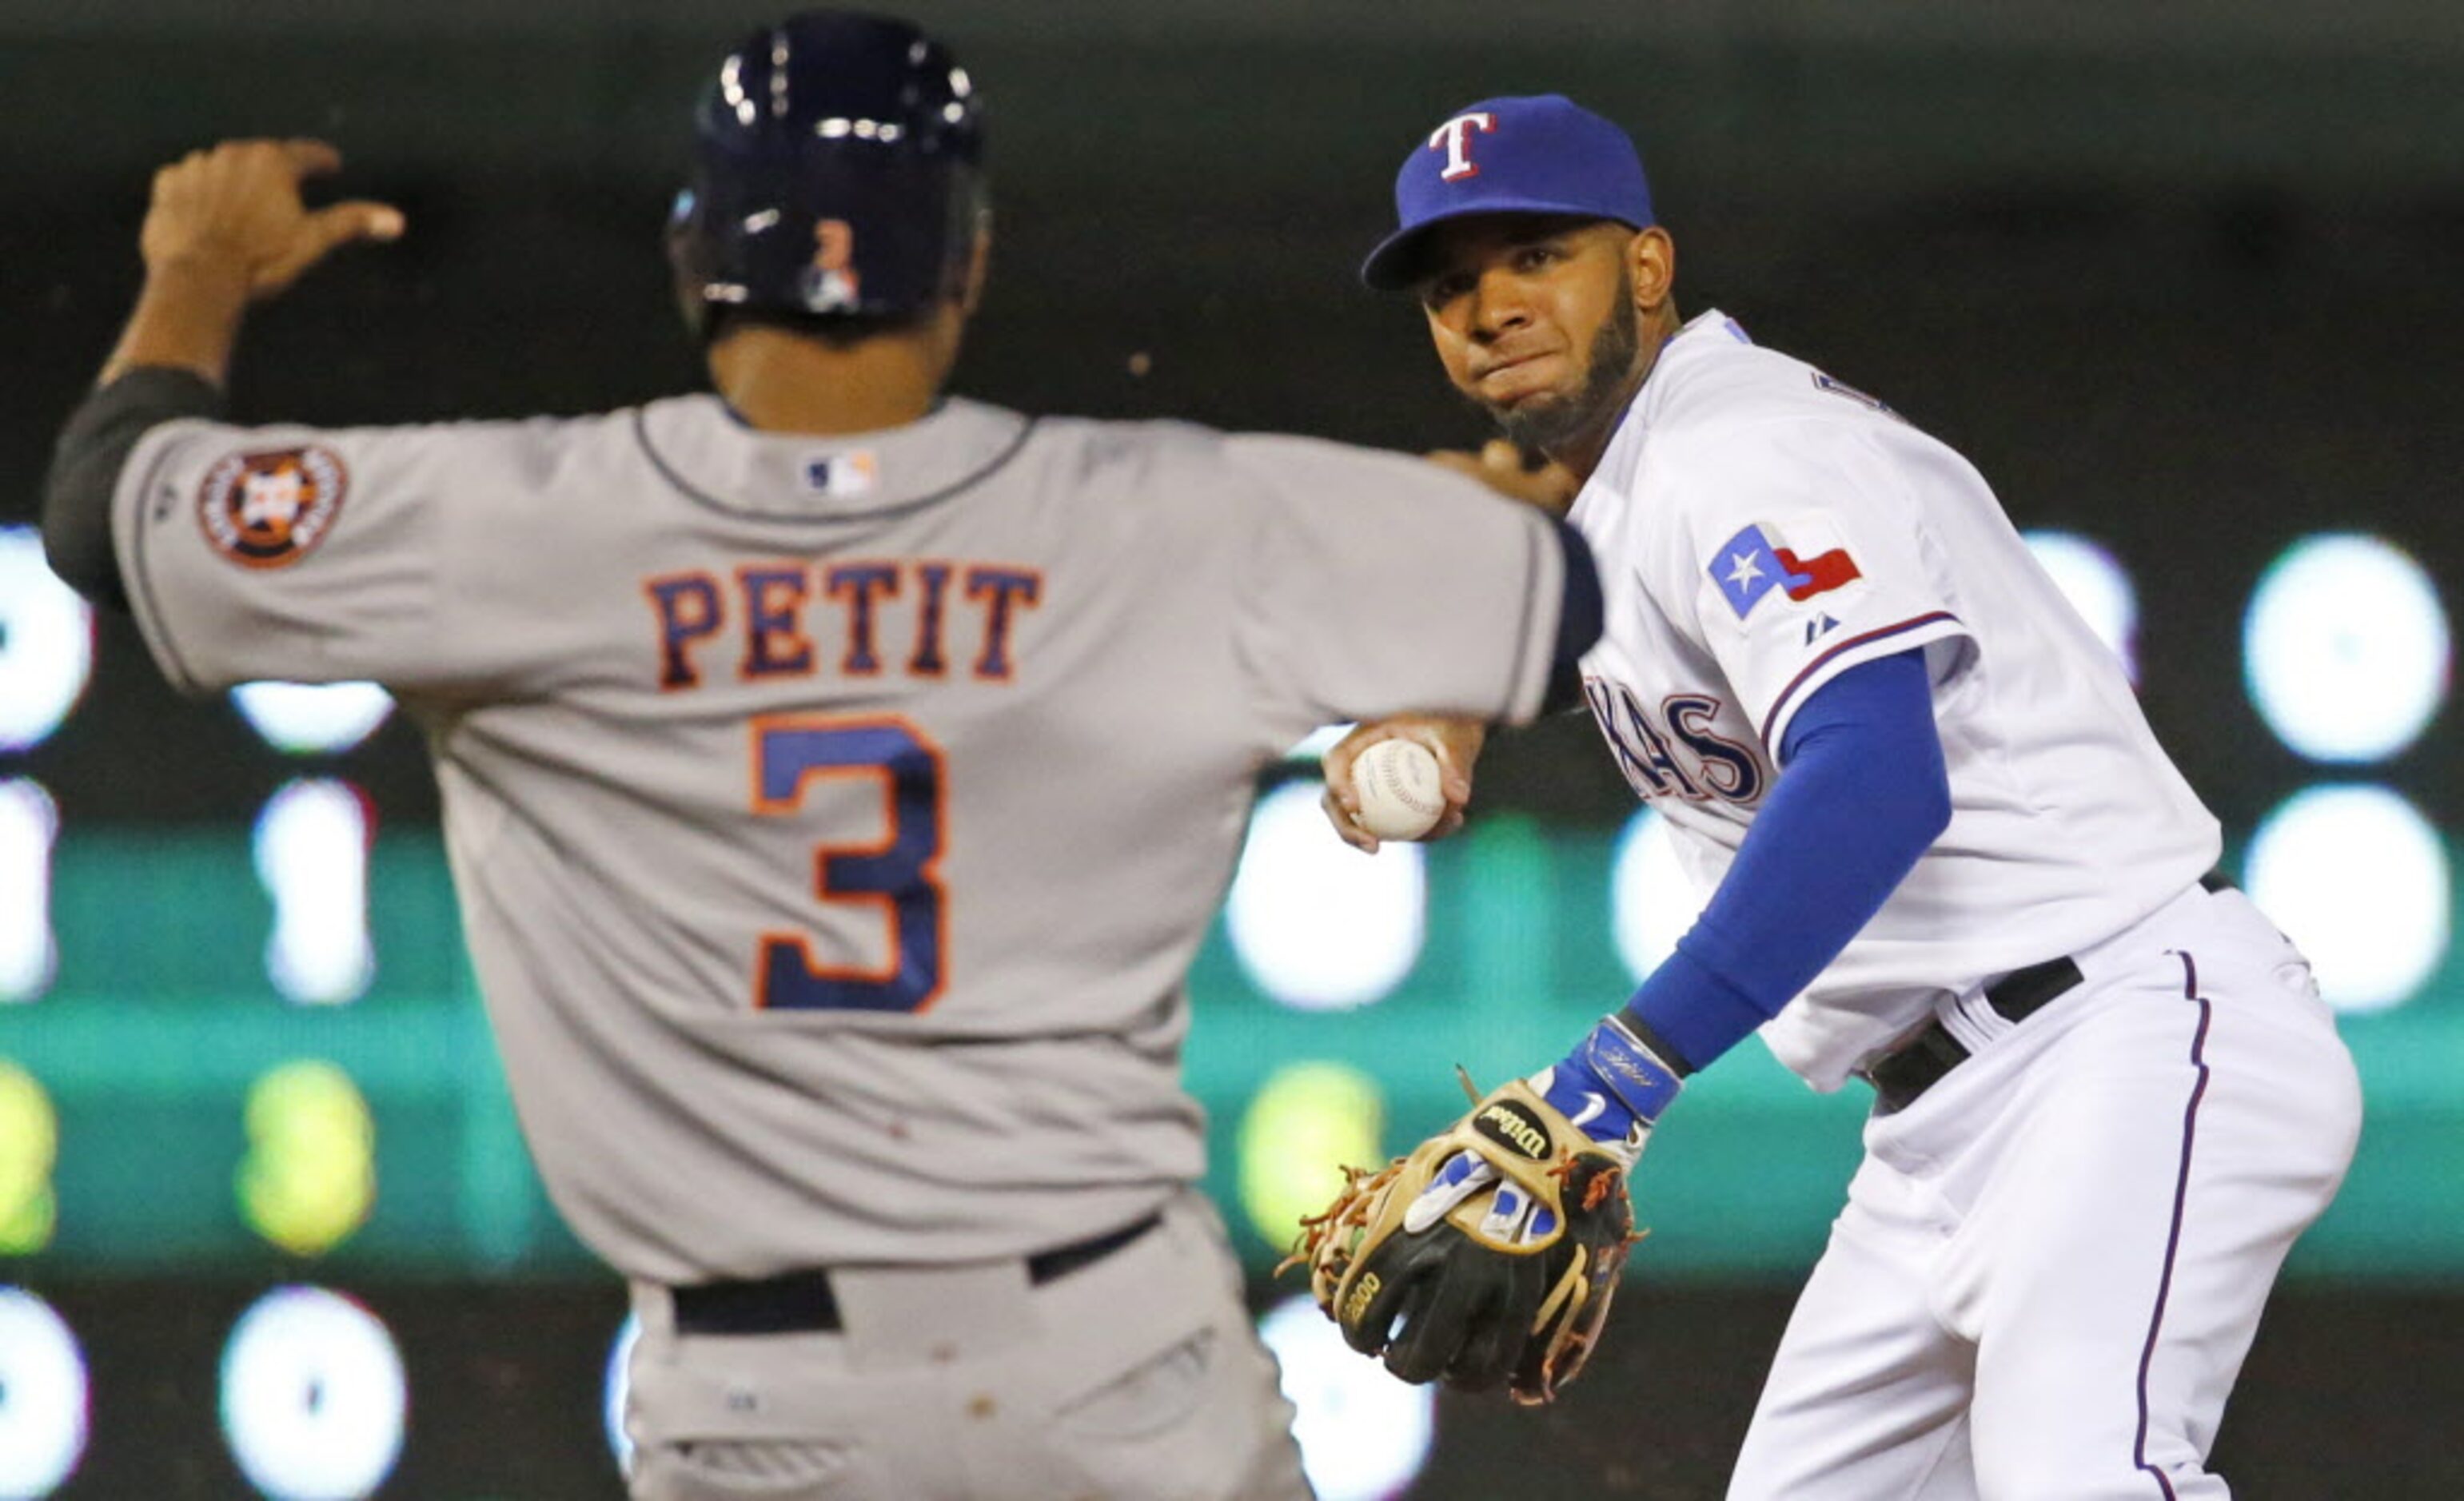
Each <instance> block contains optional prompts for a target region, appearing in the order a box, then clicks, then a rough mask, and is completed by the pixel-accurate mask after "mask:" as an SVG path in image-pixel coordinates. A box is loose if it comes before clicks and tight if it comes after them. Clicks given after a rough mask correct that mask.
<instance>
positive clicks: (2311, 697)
mask: <svg viewBox="0 0 2464 1501" xmlns="http://www.w3.org/2000/svg"><path fill="white" fill-rule="evenodd" d="M2448 663H2449V636H2448V628H2447V612H2446V610H2445V608H2444V607H2442V606H2441V605H2440V603H2439V599H2438V587H2437V585H2436V584H2435V583H2433V582H2432V581H2431V577H2430V575H2429V573H2428V572H2427V571H2426V570H2424V569H2423V568H2422V566H2421V565H2420V564H2419V563H2418V562H2415V561H2414V560H2413V559H2412V558H2411V557H2410V556H2409V555H2407V554H2406V553H2404V552H2403V551H2402V550H2401V549H2399V548H2397V547H2396V546H2394V545H2393V544H2392V543H2388V542H2386V541H2382V540H2381V539H2379V538H2377V537H2373V536H2363V535H2360V534H2358V533H2317V534H2314V535H2311V536H2306V537H2303V538H2301V539H2300V540H2299V541H2298V542H2295V543H2294V544H2293V545H2292V546H2291V547H2288V548H2286V549H2285V550H2284V552H2283V553H2282V554H2280V555H2277V559H2276V561H2275V562H2274V563H2272V564H2271V565H2269V567H2268V570H2267V572H2266V574H2265V575H2263V576H2261V577H2260V579H2259V581H2258V587H2257V589H2256V590H2255V592H2254V593H2253V594H2252V596H2251V601H2250V610H2249V613H2248V614H2247V615H2246V616H2245V617H2244V619H2243V622H2242V672H2243V678H2244V681H2245V682H2246V683H2247V684H2248V685H2249V688H2250V697H2251V702H2252V703H2254V704H2255V705H2256V706H2257V707H2258V712H2259V715H2260V717H2261V718H2263V719H2265V720H2266V721H2267V725H2268V728H2269V729H2273V730H2275V731H2276V734H2277V738H2279V739H2281V740H2282V741H2283V742H2284V743H2285V744H2286V745H2288V746H2290V747H2292V748H2293V749H2294V750H2295V751H2299V752H2300V753H2301V754H2302V755H2304V756H2307V757H2309V758H2310V759H2311V760H2314V761H2326V762H2331V763H2344V764H2349V763H2353V762H2365V761H2377V760H2383V759H2385V758H2387V757H2388V756H2392V755H2395V754H2398V753H2399V752H2401V751H2404V750H2405V749H2406V748H2407V747H2409V746H2410V745H2411V744H2412V742H2413V741H2414V739H2416V738H2417V737H2418V736H2419V735H2420V734H2421V732H2422V730H2423V729H2425V728H2426V727H2427V726H2428V725H2429V724H2430V721H2431V717H2432V716H2434V715H2435V714H2436V713H2437V712H2438V709H2439V707H2440V705H2441V704H2442V703H2444V702H2445V700H2446V697H2447V677H2448Z"/></svg>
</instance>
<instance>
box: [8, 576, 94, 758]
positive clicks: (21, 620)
mask: <svg viewBox="0 0 2464 1501" xmlns="http://www.w3.org/2000/svg"><path fill="white" fill-rule="evenodd" d="M93 672H94V611H93V609H92V607H90V606H89V605H87V603H86V602H85V600H84V599H82V598H79V597H78V596H77V591H76V590H74V589H71V588H70V587H69V586H68V585H66V584H64V583H62V582H60V581H59V579H58V578H57V577H55V576H54V575H53V573H52V570H51V565H50V564H49V563H47V562H45V561H44V558H43V539H42V535H41V534H40V533H37V532H36V531H35V530H34V529H33V528H32V527H0V751H25V750H30V749H32V748H33V747H34V746H37V745H40V744H42V742H43V741H45V740H47V739H49V738H50V737H51V733H52V731H53V730H55V729H58V728H59V727H60V721H62V720H64V719H66V718H67V717H68V713H69V710H70V709H72V708H75V707H77V697H78V695H80V694H82V693H83V692H84V691H85V685H86V682H87V680H88V679H89V678H91V677H92V676H93Z"/></svg>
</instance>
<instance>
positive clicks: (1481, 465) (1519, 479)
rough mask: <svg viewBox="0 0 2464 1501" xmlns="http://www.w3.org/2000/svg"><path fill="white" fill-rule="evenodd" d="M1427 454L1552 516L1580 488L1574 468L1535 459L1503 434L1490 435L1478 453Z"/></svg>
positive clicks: (1559, 512) (1442, 451)
mask: <svg viewBox="0 0 2464 1501" xmlns="http://www.w3.org/2000/svg"><path fill="white" fill-rule="evenodd" d="M1428 458H1429V462H1430V463H1431V464H1435V465H1437V466H1439V467H1440V468H1449V469H1452V470H1454V471H1455V472H1456V473H1458V474H1468V475H1470V476H1471V477H1472V478H1473V479H1476V480H1478V481H1480V482H1481V483H1482V484H1484V485H1485V486H1487V487H1488V488H1489V489H1493V490H1495V491H1497V492H1498V493H1499V494H1501V495H1503V496H1505V497H1506V498H1507V499H1508V500H1519V501H1522V502H1523V503H1524V504H1526V505H1529V506H1537V507H1539V508H1540V509H1541V510H1543V511H1547V512H1549V514H1551V515H1552V516H1562V515H1564V514H1565V513H1566V511H1567V510H1568V509H1569V508H1570V507H1572V506H1573V504H1574V496H1575V494H1576V493H1577V492H1579V491H1580V490H1581V489H1582V488H1583V482H1582V481H1581V480H1578V479H1576V478H1575V477H1574V471H1573V470H1572V469H1570V468H1566V467H1565V466H1564V465H1562V464H1558V463H1555V462H1553V461H1540V462H1535V461H1534V460H1533V459H1532V457H1531V456H1530V455H1528V454H1526V453H1525V452H1524V451H1523V450H1522V449H1521V448H1519V447H1517V446H1514V445H1513V444H1511V443H1508V442H1507V441H1506V440H1505V439H1503V438H1491V439H1490V440H1489V441H1488V442H1487V443H1486V444H1485V445H1484V446H1482V447H1481V450H1480V451H1479V452H1478V453H1465V452H1463V450H1462V449H1460V448H1441V449H1439V450H1438V451H1437V452H1435V453H1432V454H1430V455H1429V456H1428Z"/></svg>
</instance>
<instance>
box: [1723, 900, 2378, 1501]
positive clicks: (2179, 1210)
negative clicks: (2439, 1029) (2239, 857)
mask: <svg viewBox="0 0 2464 1501" xmlns="http://www.w3.org/2000/svg"><path fill="white" fill-rule="evenodd" d="M2074 957H2075V958H2076V959H2077V960H2078V962H2079V968H2080V971H2081V974H2082V976H2083V979H2082V982H2081V983H2080V984H2079V986H2077V987H2076V988H2074V989H2073V990H2071V991H2070V992H2069V993H2068V994H2066V995H2063V996H2061V997H2059V998H2058V999H2057V1000H2055V1001H2054V1002H2052V1003H2051V1004H2049V1005H2048V1006H2047V1007H2046V1008H2045V1009H2044V1010H2042V1011H2040V1012H2036V1013H2035V1015H2033V1016H2031V1017H2029V1018H2028V1019H2027V1020H2026V1021H2025V1022H2023V1023H2018V1024H2013V1023H2012V1022H2009V1021H2007V1020H2005V1019H2004V1018H2002V1017H2001V1016H2000V1015H1999V1014H1997V1013H1995V1012H1992V1011H1991V1009H1990V1008H1988V1007H1987V1006H1986V1005H1985V1004H1984V1002H1983V999H1982V996H1981V995H1980V994H1974V993H1971V994H1969V995H1966V996H1961V997H1957V998H1955V999H1953V998H1947V1000H1946V1003H1945V1005H1944V1006H1943V1008H1942V1009H1941V1014H1942V1015H1943V1016H1944V1019H1945V1022H1946V1024H1947V1025H1948V1026H1949V1027H1950V1028H1951V1030H1952V1032H1953V1033H1954V1034H1955V1035H1957V1036H1959V1037H1960V1039H1961V1040H1962V1041H1963V1042H1964V1043H1966V1044H1967V1045H1968V1046H1969V1048H1970V1050H1971V1056H1970V1057H1969V1059H1968V1060H1967V1061H1966V1062H1964V1063H1962V1064H1960V1065H1959V1066H1958V1067H1956V1068H1954V1069H1952V1070H1951V1071H1950V1072H1949V1073H1948V1074H1947V1075H1946V1076H1945V1077H1943V1078H1941V1079H1940V1080H1938V1081H1937V1082H1936V1083H1935V1084H1934V1085H1933V1087H1932V1088H1931V1089H1929V1090H1927V1091H1926V1092H1925V1094H1924V1095H1922V1096H1921V1097H1919V1098H1918V1099H1916V1100H1915V1101H1913V1102H1912V1103H1910V1104H1909V1105H1908V1106H1907V1107H1906V1108H1905V1109H1903V1110H1902V1111H1900V1112H1899V1113H1897V1114H1895V1115H1887V1116H1876V1117H1874V1118H1873V1119H1872V1120H1869V1121H1868V1122H1867V1124H1866V1127H1865V1160H1864V1164H1863V1165H1862V1166H1861V1167H1860V1168H1859V1171H1858V1173H1857V1176H1856V1179H1855V1180H1854V1182H1852V1183H1851V1184H1850V1186H1849V1190H1848V1204H1847V1207H1846V1208H1845V1209H1843V1210H1842V1211H1841V1213H1840V1215H1839V1217H1838V1219H1837V1222H1836V1223H1835V1224H1834V1225H1833V1227H1832V1232H1831V1241H1830V1246H1829V1248H1828V1249H1827V1250H1826V1251H1824V1253H1823V1256H1822V1259H1821V1261H1820V1262H1819V1264H1818V1265H1817V1266H1816V1267H1815V1272H1814V1274H1813V1277H1812V1279H1811V1280H1810V1281H1809V1282H1808V1283H1807V1285H1806V1288H1805V1291H1804V1293H1803V1294H1802V1295H1801V1296H1800V1298H1799V1300H1798V1302H1797V1306H1796V1311H1795V1313H1794V1315H1793V1316H1792V1318H1791V1320H1790V1323H1789V1326H1788V1332H1787V1334H1786V1335H1785V1336H1784V1337H1783V1338H1782V1339H1781V1341H1780V1347H1779V1352H1778V1354H1777V1356H1776V1357H1775V1358H1774V1360H1773V1363H1772V1366H1771V1375H1770V1378H1769V1380H1768V1382H1767V1384H1766V1386H1765V1388H1764V1391H1763V1395H1762V1400H1761V1403H1760V1404H1759V1405H1758V1407H1757V1408H1756V1410H1755V1413H1754V1420H1753V1424H1752V1426H1751V1429H1750V1431H1749V1433H1748V1435H1747V1438H1746V1443H1745V1448H1744V1452H1743V1453H1742V1454H1741V1456H1740V1457H1739V1460H1738V1463H1737V1468H1736V1471H1735V1474H1734V1477H1733V1478H1732V1480H1731V1482H1730V1485H1729V1489H1728V1495H1729V1497H1730V1501H1782V1498H1785V1501H1902V1498H1908V1501H1950V1498H1983V1501H2023V1498H2035V1497H2044V1498H2055V1497H2059V1498H2061V1501H2103V1498H2107V1497H2111V1498H2115V1501H2121V1498H2125V1497H2126V1498H2129V1501H2194V1498H2196V1501H2209V1498H2213V1497H2220V1496H2224V1495H2226V1494H2228V1491H2227V1489H2226V1486H2225V1483H2224V1481H2223V1480H2222V1479H2220V1478H2219V1477H2217V1476H2215V1475H2213V1474H2211V1473H2209V1471H2208V1469H2207V1456H2208V1450H2209V1447H2210V1445H2211V1443H2212V1442H2213V1441H2214V1438H2215V1433H2216V1425H2217V1423H2218V1421H2219V1420H2220V1418H2221V1417H2222V1415H2223V1411H2224V1405H2225V1399H2226V1397H2227V1395H2228V1394H2229V1393H2230V1392H2231V1391H2232V1389H2233V1379H2234V1377H2235V1376H2236V1375H2237V1374H2238V1372H2239V1371H2240V1368H2241V1362H2242V1358H2243V1357H2244V1356H2245V1355H2246V1354H2247V1353H2248V1352H2249V1349H2250V1344H2251V1340H2252V1338H2253V1336H2254V1335H2255V1333H2256V1332H2257V1328H2258V1318H2259V1312H2260V1309H2261V1307H2262V1306H2263V1305H2264V1304H2265V1302H2266V1300H2267V1294H2268V1290H2269V1288H2270V1286H2271V1285H2272V1284H2273V1283H2274V1281H2275V1278H2276V1273H2277V1268H2278V1267H2279V1266H2280V1265H2281V1264H2282V1262H2283V1260H2284V1255H2285V1252H2286V1251H2288V1250H2289V1249H2291V1247H2292V1245H2293V1242H2294V1240H2295V1238H2296V1237H2297V1236H2299V1234H2300V1233H2301V1232H2302V1230H2303V1229H2306V1228H2308V1226H2309V1225H2310V1223H2311V1222H2312V1221H2313V1220H2315V1219H2317V1218H2318V1216H2319V1214H2320V1212H2321V1210H2323V1209H2324V1208H2325V1207H2327V1204H2328V1201H2329V1200H2330V1199H2332V1198H2333V1197H2334V1196H2335V1193H2336V1189H2337V1186H2339V1185H2340V1184H2341V1183H2342V1182H2343V1176H2344V1170H2345V1168H2346V1167H2347V1166H2348V1165H2349V1164H2350V1163H2351V1161H2352V1156H2353V1148H2354V1144H2355V1141H2356V1139H2357V1137H2358V1135H2359V1132H2360V1126H2361V1093H2360V1087H2359V1084H2358V1082H2357V1080H2356V1078H2355V1076H2354V1072H2353V1065H2352V1060H2351V1057H2350V1055H2348V1054H2347V1053H2346V1052H2345V1050H2344V1047H2343V1043H2342V1042H2341V1041H2340V1040H2339V1039H2338V1037H2337V1035H2336V1031H2335V1026H2334V1023H2333V1020H2332V1018H2331V1016H2330V1013H2329V1012H2328V1010H2327V1008H2326V1007H2325V1006H2324V1005H2322V1004H2321V1002H2320V1001H2319V999H2318V997H2317V991H2316V988H2315V986H2314V985H2313V983H2312V981H2311V978H2310V971H2309V967H2308V965H2307V964H2306V963H2304V962H2303V960H2302V959H2301V956H2300V954H2299V952H2298V951H2296V950H2295V949H2294V947H2293V946H2291V945H2290V944H2289V943H2287V942H2286V941H2285V940H2284V939H2283V938H2282V937H2281V936H2280V935H2278V934H2277V931H2276V929H2275V927H2274V926H2273V925H2270V924H2269V923H2268V921H2267V920H2266V918H2265V917H2264V916H2262V915H2261V914H2260V912H2259V911H2258V909H2257V908H2256V907H2255V906H2253V905H2252V904H2251V903H2250V902H2249V901H2248V900H2247V899H2246V898H2244V897H2243V896H2242V895H2241V894H2240V893H2239V892H2237V891H2230V890H2228V891H2223V892H2219V893H2215V894H2212V895H2211V894H2210V893H2208V892H2205V891H2201V890H2192V891H2190V892H2189V893H2186V894H2185V895H2183V896H2182V897H2180V898H2178V899H2176V900H2175V901H2174V902H2172V903H2169V904H2167V906H2166V907H2164V908H2163V909H2162V910H2160V911H2159V912H2157V913H2156V914H2155V915H2154V916H2153V917H2151V918H2149V919H2147V920H2146V921H2145V922H2143V923H2141V924H2139V925H2135V926H2134V927H2132V928H2131V929H2129V930H2128V931H2126V932H2124V933H2123V934H2122V935H2120V936H2119V937H2117V938H2115V939H2113V940H2111V941H2108V942H2106V943H2104V944H2101V945H2099V946H2096V947H2095V948H2093V949H2091V950H2089V951H2087V952H2084V953H2081V954H2078V955H2076V956H2074Z"/></svg>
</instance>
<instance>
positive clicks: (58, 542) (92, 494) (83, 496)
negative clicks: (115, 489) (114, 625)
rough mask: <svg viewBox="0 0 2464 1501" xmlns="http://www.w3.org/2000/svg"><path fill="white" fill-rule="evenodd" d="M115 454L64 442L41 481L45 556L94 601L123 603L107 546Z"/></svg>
mask: <svg viewBox="0 0 2464 1501" xmlns="http://www.w3.org/2000/svg"><path fill="white" fill-rule="evenodd" d="M118 473H119V468H118V465H117V464H116V463H114V462H113V456H112V455H108V454H97V453H92V452H85V451H77V450H72V449H71V448H69V447H68V446H65V445H64V446H62V449H61V452H60V453H59V455H58V456H57V457H56V458H55V460H54V462H53V465H52V471H51V473H50V475H49V476H48V477H47V478H46V479H45V481H44V485H43V556H44V559H45V561H47V562H49V563H50V564H51V567H52V572H53V573H55V574H56V575H58V576H59V578H60V581H61V582H62V583H65V584H67V585H68V586H69V587H70V588H72V589H74V590H76V591H77V593H79V594H81V595H83V596H85V597H86V598H88V599H91V600H93V601H94V602H95V603H97V604H100V605H106V606H110V607H113V608H125V607H126V596H125V595H123V594H122V593H121V586H120V564H119V560H118V559H117V558H116V557H115V556H114V555H113V554H112V547H111V489H112V484H113V480H114V479H115V478H116V476H117V475H118Z"/></svg>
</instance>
